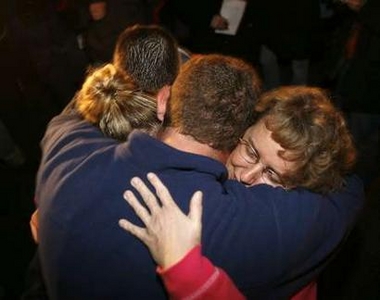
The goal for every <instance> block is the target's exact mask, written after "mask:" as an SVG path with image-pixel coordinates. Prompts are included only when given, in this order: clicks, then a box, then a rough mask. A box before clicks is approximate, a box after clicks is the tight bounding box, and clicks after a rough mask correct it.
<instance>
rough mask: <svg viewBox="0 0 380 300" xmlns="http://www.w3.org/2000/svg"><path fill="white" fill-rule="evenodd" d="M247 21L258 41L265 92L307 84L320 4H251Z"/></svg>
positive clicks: (311, 0) (272, 1) (269, 1)
mask: <svg viewBox="0 0 380 300" xmlns="http://www.w3.org/2000/svg"><path fill="white" fill-rule="evenodd" d="M249 4H250V5H248V11H247V14H248V18H249V19H250V22H251V24H252V30H253V36H255V38H257V39H258V40H259V44H260V45H261V47H260V52H259V63H260V65H261V69H262V74H263V79H264V84H265V87H266V88H267V89H271V88H274V87H277V86H280V85H291V84H297V85H305V84H307V83H308V73H309V61H310V59H311V58H312V57H313V56H314V54H315V51H316V50H317V49H318V47H320V45H319V43H320V40H319V34H318V33H319V30H320V24H321V23H320V22H321V15H320V4H319V0H309V1H305V0H294V1H291V2H288V1H279V0H267V1H250V3H249Z"/></svg>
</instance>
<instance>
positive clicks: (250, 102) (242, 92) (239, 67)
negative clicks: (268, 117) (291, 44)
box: [165, 55, 261, 152]
mask: <svg viewBox="0 0 380 300" xmlns="http://www.w3.org/2000/svg"><path fill="white" fill-rule="evenodd" d="M260 87H261V82H260V79H259V77H258V75H257V74H256V72H255V71H254V69H253V68H252V67H251V66H250V65H248V64H247V63H245V62H243V61H242V60H240V59H237V58H232V57H228V56H222V55H196V56H193V57H192V58H191V59H190V60H189V61H188V62H186V63H185V64H184V65H183V67H182V68H181V72H180V74H179V75H178V77H177V79H176V81H175V82H174V84H173V86H172V93H171V98H170V101H169V106H168V110H167V115H166V116H165V126H166V127H171V128H174V129H175V130H176V131H178V132H179V133H181V134H183V135H187V136H191V137H192V138H194V139H195V140H196V141H198V142H200V143H202V144H206V145H208V146H210V147H212V148H213V149H215V150H219V151H223V152H229V151H231V150H232V149H233V148H234V147H235V146H236V144H237V142H238V140H239V137H240V136H241V135H242V134H243V133H244V131H245V130H246V129H247V128H248V126H250V125H251V124H252V122H253V118H254V105H255V102H256V100H257V98H258V96H259V94H260Z"/></svg>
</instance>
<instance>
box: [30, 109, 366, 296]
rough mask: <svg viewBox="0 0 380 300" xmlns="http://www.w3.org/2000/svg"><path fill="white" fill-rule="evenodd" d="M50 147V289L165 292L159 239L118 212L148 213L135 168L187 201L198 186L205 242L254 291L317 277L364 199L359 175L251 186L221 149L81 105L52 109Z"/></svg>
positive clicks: (43, 202)
mask: <svg viewBox="0 0 380 300" xmlns="http://www.w3.org/2000/svg"><path fill="white" fill-rule="evenodd" d="M42 149H43V157H42V162H41V166H40V169H39V172H38V178H37V187H36V197H37V199H38V204H39V209H40V247H39V251H40V258H41V262H42V270H43V275H44V277H45V280H46V284H47V289H48V293H49V295H50V298H51V299H69V300H74V299H81V300H84V299H89V300H95V299H102V300H104V299H114V300H116V299H123V300H126V299H165V297H166V295H165V291H164V288H163V286H162V284H161V282H160V280H159V278H158V276H157V275H156V272H155V263H154V262H153V260H152V258H151V257H150V255H149V252H148V250H147V249H146V248H145V247H144V245H143V244H142V243H141V242H140V241H139V240H137V239H136V238H134V237H133V236H132V235H130V234H127V233H126V232H124V231H123V230H122V229H121V228H119V226H118V224H117V222H118V220H119V218H122V217H123V218H125V217H126V218H128V219H130V220H132V221H133V222H135V223H139V220H138V218H137V217H136V216H135V214H134V213H133V212H132V210H131V208H130V207H129V206H128V205H127V204H126V203H125V201H124V199H123V196H122V195H123V192H124V190H126V189H130V188H131V186H130V184H129V180H130V179H131V177H133V176H136V175H138V176H145V175H146V173H147V172H148V171H153V172H155V173H157V174H158V175H159V176H160V178H161V179H162V180H163V182H164V183H165V184H167V185H168V187H169V189H170V191H171V192H172V194H173V196H174V198H175V199H176V200H177V202H178V204H179V205H180V207H181V208H182V209H183V210H184V211H185V212H187V211H188V206H189V199H190V196H191V195H192V194H193V192H194V191H196V190H202V191H203V192H204V201H203V202H204V212H203V236H202V239H203V240H202V244H203V251H204V254H205V255H207V256H208V257H209V258H210V259H211V260H212V261H213V262H214V263H215V264H216V265H218V266H220V267H222V268H224V269H225V270H226V271H227V273H228V274H229V275H231V277H232V278H233V280H234V281H235V282H236V284H237V285H238V287H239V288H240V289H241V290H242V292H244V293H245V294H246V295H247V296H248V297H250V298H255V299H286V298H287V297H288V296H289V295H291V294H292V293H294V292H296V291H297V290H299V289H300V288H301V287H302V286H303V285H305V284H306V283H307V282H309V281H310V280H312V279H314V278H315V277H316V276H317V275H318V273H319V272H320V270H321V268H322V267H323V266H324V265H325V264H326V262H327V261H328V260H329V258H330V257H331V256H332V255H333V253H334V252H335V251H336V249H337V248H338V246H339V244H340V243H341V242H342V240H343V239H344V237H345V236H346V234H347V233H348V231H349V229H350V228H351V226H352V224H353V222H354V219H355V217H356V215H357V213H358V211H359V209H360V208H361V206H362V202H363V191H362V185H361V183H360V181H358V179H356V178H354V177H353V178H349V179H348V180H347V183H348V184H347V188H345V189H344V191H342V192H341V193H339V194H332V195H329V196H328V197H322V196H320V195H317V194H312V193H310V192H307V191H305V190H296V191H285V190H283V189H281V188H272V187H269V186H265V185H259V186H255V187H252V188H245V187H244V186H243V185H241V184H239V183H238V182H235V181H229V180H227V179H226V177H227V171H226V169H225V167H224V165H223V164H221V163H219V162H217V161H215V160H213V159H210V158H207V157H204V156H199V155H194V154H190V153H185V152H181V151H178V150H176V149H173V148H171V147H169V146H168V145H166V144H164V143H162V142H160V141H158V140H156V139H154V138H152V137H149V136H148V135H146V134H143V133H140V132H134V133H132V135H131V136H130V139H129V142H128V143H118V142H115V141H114V140H112V139H109V138H105V137H104V136H103V135H102V133H101V132H100V131H99V130H98V129H97V128H95V127H93V126H91V125H89V124H88V123H86V122H84V121H81V120H80V119H79V118H77V117H75V116H68V115H66V116H65V115H61V116H58V117H56V118H55V119H53V120H52V121H51V123H50V124H49V126H48V129H47V132H46V134H45V137H44V139H43V141H42ZM140 224H141V223H140Z"/></svg>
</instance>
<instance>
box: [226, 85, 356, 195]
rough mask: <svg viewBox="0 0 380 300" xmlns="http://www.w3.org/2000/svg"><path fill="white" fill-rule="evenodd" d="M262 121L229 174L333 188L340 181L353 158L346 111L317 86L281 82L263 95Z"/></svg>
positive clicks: (242, 146) (232, 161) (319, 188)
mask: <svg viewBox="0 0 380 300" xmlns="http://www.w3.org/2000/svg"><path fill="white" fill-rule="evenodd" d="M255 109H256V111H257V112H258V114H259V116H258V121H257V123H256V124H254V125H253V126H251V127H250V128H249V129H248V130H247V131H246V132H245V134H244V135H243V136H242V138H241V139H240V143H239V145H238V146H237V147H236V149H235V150H234V151H233V152H232V153H231V156H230V158H229V160H228V162H227V168H228V170H229V173H230V177H231V178H233V179H237V180H239V181H242V182H244V183H245V184H247V185H253V184H258V183H266V184H270V185H280V186H285V187H289V188H291V187H297V186H298V187H304V188H307V189H310V190H312V191H314V192H320V193H325V192H330V191H333V190H337V189H339V188H340V187H341V186H342V183H343V177H344V175H345V174H347V173H348V172H349V171H350V170H351V168H352V166H353V164H354V162H355V156H356V152H355V148H354V145H353V142H352V138H351V135H350V134H349V131H348V129H347V126H346V123H345V120H344V118H343V115H342V114H341V113H340V112H339V111H338V110H337V109H336V108H335V107H334V105H333V104H332V103H331V102H330V100H329V98H328V96H327V95H326V94H325V93H324V92H323V91H322V90H321V89H318V88H311V87H282V88H279V89H276V90H273V91H270V92H267V93H265V94H263V95H262V96H261V97H260V100H259V102H258V103H257V105H256V107H255Z"/></svg>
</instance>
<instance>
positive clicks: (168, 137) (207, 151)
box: [158, 127, 229, 164]
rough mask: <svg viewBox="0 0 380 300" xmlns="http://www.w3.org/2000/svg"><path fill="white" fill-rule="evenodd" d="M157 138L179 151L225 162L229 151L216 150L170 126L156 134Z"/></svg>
mask: <svg viewBox="0 0 380 300" xmlns="http://www.w3.org/2000/svg"><path fill="white" fill-rule="evenodd" d="M158 138H159V140H161V141H162V142H163V143H165V144H167V145H169V146H171V147H173V148H175V149H177V150H180V151H184V152H188V153H192V154H198V155H203V156H207V157H210V158H213V159H215V160H218V161H220V162H221V163H223V164H225V163H226V161H227V158H228V155H229V153H227V152H223V151H219V150H216V149H214V148H212V147H211V146H209V145H207V144H203V143H201V142H198V141H197V140H195V139H194V138H193V137H191V136H189V135H184V134H182V133H179V132H178V130H176V129H175V128H172V127H167V128H164V129H163V130H162V131H161V132H160V133H159V134H158Z"/></svg>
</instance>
